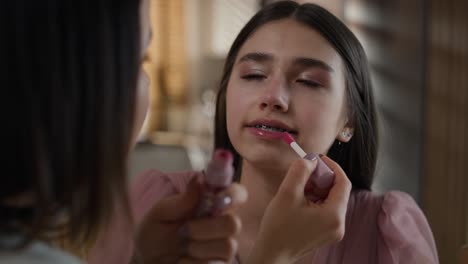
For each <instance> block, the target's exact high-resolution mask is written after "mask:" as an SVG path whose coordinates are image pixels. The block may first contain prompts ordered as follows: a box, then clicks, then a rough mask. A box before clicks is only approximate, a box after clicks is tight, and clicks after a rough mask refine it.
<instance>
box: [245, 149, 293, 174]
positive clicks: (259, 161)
mask: <svg viewBox="0 0 468 264" xmlns="http://www.w3.org/2000/svg"><path fill="white" fill-rule="evenodd" d="M243 157H244V160H245V161H246V162H248V163H249V164H250V165H251V166H253V167H255V168H259V169H265V170H275V171H287V170H288V169H289V166H290V165H291V163H292V161H293V160H294V156H293V155H281V153H279V152H278V153H249V154H246V155H243Z"/></svg>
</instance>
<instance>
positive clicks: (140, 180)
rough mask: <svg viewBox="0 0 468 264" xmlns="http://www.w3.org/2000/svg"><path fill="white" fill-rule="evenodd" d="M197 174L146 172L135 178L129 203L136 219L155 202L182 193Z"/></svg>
mask: <svg viewBox="0 0 468 264" xmlns="http://www.w3.org/2000/svg"><path fill="white" fill-rule="evenodd" d="M198 175H200V173H199V172H196V171H181V172H169V173H165V172H161V171H159V170H147V171H145V172H143V173H141V174H140V175H138V176H136V178H135V179H134V180H133V182H132V184H131V188H130V203H131V205H132V209H133V210H134V212H133V213H134V215H135V216H136V217H137V218H138V217H139V216H142V215H143V214H144V212H147V211H148V210H149V207H151V206H152V205H153V204H154V203H155V202H157V201H158V200H160V199H163V198H165V197H168V196H170V195H173V194H176V193H183V192H185V189H186V187H187V185H188V184H189V183H190V180H191V179H192V178H194V177H198Z"/></svg>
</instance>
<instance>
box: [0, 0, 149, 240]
mask: <svg viewBox="0 0 468 264" xmlns="http://www.w3.org/2000/svg"><path fill="white" fill-rule="evenodd" d="M139 7H140V1H135V0H113V1H110V0H47V1H32V0H29V1H28V0H15V1H4V2H2V3H1V4H0V37H1V41H0V86H1V87H2V93H3V94H2V96H1V97H0V98H1V99H0V102H1V103H0V104H1V105H2V106H3V111H2V112H1V113H0V115H1V116H2V118H1V120H2V130H3V132H2V135H3V137H2V139H3V142H2V150H3V152H4V154H5V155H2V156H3V157H4V159H3V160H2V168H3V170H2V172H1V176H0V177H1V178H0V179H1V184H0V237H5V236H18V235H19V236H20V237H22V238H24V239H25V240H26V241H27V240H31V239H36V238H37V237H43V236H44V235H46V234H50V232H49V231H53V230H56V229H57V228H59V227H60V225H61V224H63V221H60V219H62V220H63V219H65V223H66V229H67V230H68V231H69V232H70V233H69V235H70V237H71V238H72V240H75V241H77V240H78V241H80V240H86V239H88V238H89V235H90V234H93V233H94V232H95V231H97V228H98V227H99V226H100V225H102V224H104V223H105V222H106V221H107V219H108V218H109V216H110V214H111V212H112V210H113V209H114V208H115V205H116V202H125V204H126V177H125V176H126V175H125V174H126V158H127V155H128V152H129V146H130V141H131V136H132V129H133V119H134V108H135V90H136V82H137V73H138V68H139V62H140V38H139V37H140V27H139V26H140V20H139ZM119 199H121V200H120V201H119Z"/></svg>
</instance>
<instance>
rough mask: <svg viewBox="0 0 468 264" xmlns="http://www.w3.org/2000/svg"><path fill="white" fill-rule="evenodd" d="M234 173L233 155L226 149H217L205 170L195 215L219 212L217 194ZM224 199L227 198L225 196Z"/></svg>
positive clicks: (227, 183)
mask: <svg viewBox="0 0 468 264" xmlns="http://www.w3.org/2000/svg"><path fill="white" fill-rule="evenodd" d="M233 175H234V167H233V156H232V153H231V152H229V151H228V150H224V149H217V150H216V151H215V152H214V154H213V158H212V159H211V161H210V162H209V163H208V166H207V168H206V171H205V181H204V184H203V190H202V197H201V201H200V203H199V206H198V209H197V213H196V215H197V217H205V216H213V215H216V214H218V213H219V210H220V208H217V205H218V204H217V202H219V201H218V200H217V199H219V197H217V194H218V193H220V192H221V191H223V190H224V189H225V188H226V187H227V186H229V184H231V182H232V178H233ZM224 199H229V198H228V197H225V198H224Z"/></svg>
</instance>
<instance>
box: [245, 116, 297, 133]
mask: <svg viewBox="0 0 468 264" xmlns="http://www.w3.org/2000/svg"><path fill="white" fill-rule="evenodd" d="M261 125H266V126H269V127H276V128H281V129H283V130H286V131H288V132H290V133H294V132H295V131H294V129H293V128H291V127H290V126H288V125H286V124H285V123H283V122H281V121H278V120H273V119H257V120H254V121H252V122H249V123H248V124H247V126H248V127H255V126H261Z"/></svg>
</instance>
